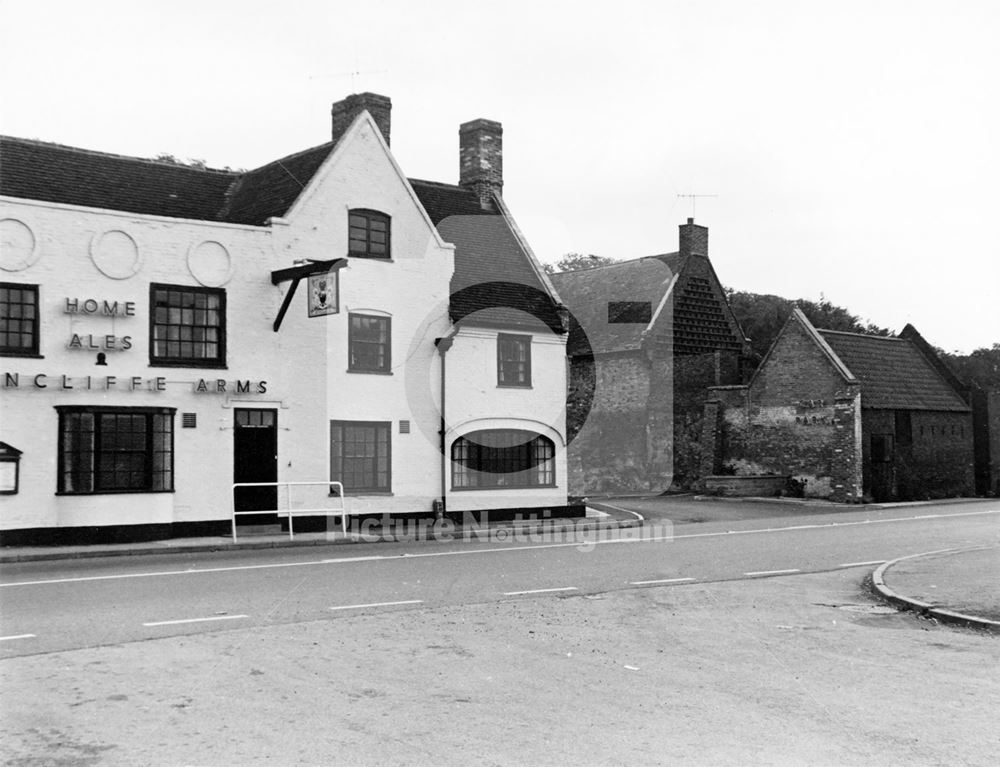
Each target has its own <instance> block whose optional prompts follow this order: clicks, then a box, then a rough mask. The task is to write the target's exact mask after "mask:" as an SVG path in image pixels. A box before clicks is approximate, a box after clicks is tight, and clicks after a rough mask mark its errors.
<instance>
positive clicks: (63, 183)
mask: <svg viewBox="0 0 1000 767" xmlns="http://www.w3.org/2000/svg"><path fill="white" fill-rule="evenodd" d="M390 110H391V103H390V101H389V99H388V98H386V97H384V96H379V95H376V94H371V93H364V94H355V95H353V96H350V97H348V98H346V99H345V100H343V101H341V102H338V103H336V104H334V105H333V110H332V116H333V120H332V122H333V136H332V140H331V141H330V142H328V143H325V144H322V145H320V146H317V147H313V148H311V149H307V150H305V151H303V152H299V153H297V154H294V155H291V156H289V157H285V158H282V159H281V160H278V161H275V162H273V163H269V164H267V165H265V166H263V167H260V168H257V169H254V170H251V171H241V172H235V171H230V170H213V169H207V168H203V167H191V166H186V165H180V164H174V163H165V162H159V161H151V160H144V159H139V158H134V157H125V156H119V155H112V154H106V153H100V152H94V151H89V150H85V149H78V148H73V147H67V146H62V145H57V144H51V143H45V142H40V141H36V140H26V139H18V138H11V137H3V138H0V152H2V160H3V174H2V177H0V236H2V250H0V446H2V451H0V469H2V470H0V483H2V486H0V536H2V543H3V544H4V545H29V544H47V543H86V542H99V541H127V540H140V539H152V538H160V537H170V536H185V535H215V534H225V533H228V532H229V530H230V524H231V520H232V518H233V516H232V511H233V510H234V509H235V510H236V511H238V512H245V511H255V510H256V511H270V510H275V509H278V510H288V509H290V510H292V511H296V512H298V513H304V517H309V516H310V515H309V514H307V513H305V512H308V511H309V510H322V509H327V508H335V507H337V506H338V505H339V502H340V501H341V500H342V501H343V503H344V504H345V506H346V508H347V509H348V511H350V512H351V513H352V514H359V515H381V514H394V515H425V516H429V517H433V516H434V515H435V514H436V515H441V514H448V515H456V514H457V515H461V514H463V513H467V512H475V513H477V514H478V513H480V512H484V511H486V512H489V513H491V514H494V515H496V516H500V515H505V516H511V515H513V514H517V513H529V514H536V515H543V514H551V515H552V516H558V515H561V514H567V513H575V512H577V511H578V509H577V508H576V507H567V485H566V429H565V391H566V358H565V347H566V316H565V311H564V309H563V308H562V306H561V304H560V303H559V299H558V296H557V294H556V293H555V290H554V289H553V287H552V285H551V283H550V282H549V280H548V278H547V277H546V276H545V274H544V271H543V270H542V269H541V268H540V266H539V264H538V262H537V260H536V259H535V257H534V255H533V254H532V252H531V249H530V247H529V246H528V244H527V242H526V241H525V240H524V238H523V236H522V235H521V233H520V231H519V230H518V228H517V226H516V224H515V223H514V221H513V219H512V218H511V216H510V213H509V211H508V210H507V207H506V204H505V203H504V201H503V198H502V196H501V193H502V188H503V177H502V127H501V126H500V124H499V123H496V122H493V121H490V120H474V121H472V122H469V123H465V124H463V125H462V126H461V127H460V130H459V139H460V141H459V143H460V158H459V159H460V163H459V164H460V181H459V183H458V184H446V183H438V182H429V181H420V180H416V179H408V178H406V176H405V175H403V173H402V171H401V170H400V168H399V166H398V164H397V163H396V161H395V159H394V158H393V156H392V154H391V152H390V150H389V138H390V135H389V126H390V119H389V116H390ZM234 483H277V484H276V485H259V484H258V485H255V486H251V487H246V488H239V489H237V490H236V491H235V492H234V487H233V485H234ZM331 483H340V484H339V485H333V484H331ZM340 487H342V488H343V498H342V499H341V498H338V497H336V496H337V495H339V493H340V491H339V488H340ZM334 501H336V502H335V503H334ZM237 521H238V522H239V524H241V525H242V524H248V525H259V524H261V523H270V522H273V521H274V518H271V517H267V516H255V515H250V514H240V515H238V516H237ZM309 522H312V523H313V524H314V525H316V524H319V525H329V526H330V528H333V527H334V525H333V524H332V522H331V521H330V520H328V519H326V518H323V517H314V518H313V519H311V520H307V519H306V518H303V519H302V524H303V526H302V528H301V529H306V527H307V526H308V523H309ZM295 524H296V529H300V521H299V520H298V519H296V523H295ZM314 529H315V528H314ZM321 529H322V528H321Z"/></svg>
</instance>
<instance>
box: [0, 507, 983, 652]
mask: <svg viewBox="0 0 1000 767" xmlns="http://www.w3.org/2000/svg"><path fill="white" fill-rule="evenodd" d="M708 500H712V501H731V502H732V503H731V504H723V506H722V508H724V507H725V506H727V505H728V506H729V507H730V511H729V513H727V512H726V511H719V507H718V505H717V504H712V505H711V507H710V506H709V504H704V506H702V504H701V503H699V502H701V501H708ZM777 500H778V499H773V498H769V499H750V498H740V499H720V498H711V499H709V498H703V497H701V496H679V497H678V496H674V497H670V496H666V497H664V496H658V497H654V496H623V497H616V498H607V499H602V500H600V501H598V500H588V503H587V516H586V517H580V518H570V519H545V520H528V521H513V522H510V521H507V522H496V523H492V524H490V525H489V526H488V527H487V528H478V529H471V530H469V529H463V528H462V526H461V525H453V526H451V527H445V528H444V530H443V532H444V534H446V535H451V536H453V537H455V538H463V537H464V538H469V539H473V540H474V539H475V538H476V536H477V535H478V536H480V537H482V536H483V535H493V536H495V535H497V534H498V531H502V530H504V529H510V530H517V531H519V532H534V531H538V530H551V531H554V532H562V531H567V530H588V529H614V528H622V527H634V526H637V525H642V524H644V522H646V521H656V520H666V519H672V520H673V521H674V522H675V523H680V524H683V523H698V522H704V521H709V520H710V519H713V518H714V519H718V518H720V514H721V515H723V516H726V517H730V516H733V518H743V517H744V516H746V517H747V518H753V517H758V516H760V514H758V513H753V512H752V511H751V509H752V508H753V506H752V504H754V503H758V504H761V506H760V508H761V511H762V512H763V510H764V508H765V507H764V504H767V505H768V506H767V508H769V509H774V508H775V506H774V504H775V502H776V501H777ZM781 500H783V501H784V509H782V511H787V513H794V512H795V511H797V512H799V513H801V511H802V508H803V507H809V508H810V510H811V511H814V512H815V511H819V510H820V509H818V508H815V507H816V506H818V505H821V506H822V507H823V508H824V510H828V511H845V510H847V511H857V510H858V508H857V507H844V506H843V505H833V504H825V503H822V502H819V503H817V502H810V501H799V502H797V503H796V502H794V501H788V500H785V499H781ZM692 504H698V506H701V507H702V508H705V509H706V510H707V509H708V508H713V509H714V510H713V512H712V513H710V514H695V515H694V516H692V512H691V511H690V509H691V508H692ZM739 504H746V505H743V506H740V505H739ZM914 505H926V504H923V503H916V504H912V503H911V504H892V506H914ZM626 507H631V508H626ZM796 507H797V508H796ZM888 507H889V504H884V505H881V506H878V507H864V508H865V509H868V508H888ZM743 510H746V511H747V512H750V513H748V514H746V515H745V514H744V513H743ZM772 513H773V511H768V512H767V515H768V516H770V515H771V514H772ZM441 532H442V530H441V529H440V528H438V529H435V528H430V529H427V530H423V531H419V532H418V533H417V534H416V536H414V537H415V538H416V539H420V538H422V537H425V538H433V537H440V534H441ZM402 533H403V535H407V534H410V535H412V531H407V530H406V529H405V528H403V529H402ZM411 539H412V538H411ZM398 540H401V536H400V535H399V534H394V533H393V532H392V531H389V532H384V531H379V530H375V531H373V532H372V533H371V534H367V535H365V534H359V533H351V532H348V533H342V532H339V531H334V532H323V533H299V534H297V535H295V536H294V538H291V537H289V536H288V535H287V534H286V533H281V534H280V535H276V534H257V535H240V536H239V537H238V539H237V540H236V541H234V540H233V539H232V538H231V537H229V536H226V537H204V538H174V539H168V540H159V541H147V542H138V543H118V544H103V545H101V544H97V545H86V546H17V547H15V546H5V547H3V548H0V564H6V563H14V562H31V561H42V560H59V559H81V558H96V557H116V556H140V555H149V554H176V553H181V552H192V553H193V552H208V551H213V552H214V551H236V550H246V549H271V548H286V547H304V546H330V545H338V544H350V543H376V542H390V541H398ZM871 585H872V590H873V592H874V593H875V594H876V595H877V596H879V597H881V598H882V599H884V600H886V601H888V602H890V603H891V604H893V605H895V606H896V607H898V608H900V609H903V610H910V611H914V612H917V613H919V614H920V615H922V616H924V617H926V618H930V619H934V620H938V621H941V622H947V623H954V624H958V625H964V626H968V627H972V628H978V629H984V630H987V631H991V632H996V633H1000V546H996V545H994V546H984V547H976V548H970V549H946V550H942V551H933V552H925V553H919V554H913V555H910V556H907V557H902V558H900V559H896V560H892V561H890V562H885V563H884V564H882V565H881V566H879V567H878V568H877V569H876V570H875V571H874V572H873V573H872V576H871Z"/></svg>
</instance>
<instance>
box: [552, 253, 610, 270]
mask: <svg viewBox="0 0 1000 767" xmlns="http://www.w3.org/2000/svg"><path fill="white" fill-rule="evenodd" d="M617 263H618V259H617V258H608V257H607V256H595V255H593V254H590V255H587V256H585V255H583V254H582V253H567V254H566V255H564V256H563V257H562V258H560V259H559V260H558V261H556V262H555V263H554V264H545V265H544V267H543V268H544V269H545V273H546V274H556V273H558V272H577V271H580V270H581V269H593V268H594V267H595V266H607V265H608V264H617Z"/></svg>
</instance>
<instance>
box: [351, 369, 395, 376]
mask: <svg viewBox="0 0 1000 767" xmlns="http://www.w3.org/2000/svg"><path fill="white" fill-rule="evenodd" d="M344 372H345V373H360V374H362V375H369V376H391V375H395V373H393V372H392V371H391V370H360V369H355V370H352V369H351V368H347V370H345V371H344Z"/></svg>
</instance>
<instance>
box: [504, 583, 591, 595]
mask: <svg viewBox="0 0 1000 767" xmlns="http://www.w3.org/2000/svg"><path fill="white" fill-rule="evenodd" d="M554 591H578V589H577V588H576V586H563V587H562V588H558V589H528V590H527V591H505V592H504V593H503V595H504V596H505V597H519V596H523V595H525V594H551V593H552V592H554Z"/></svg>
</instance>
